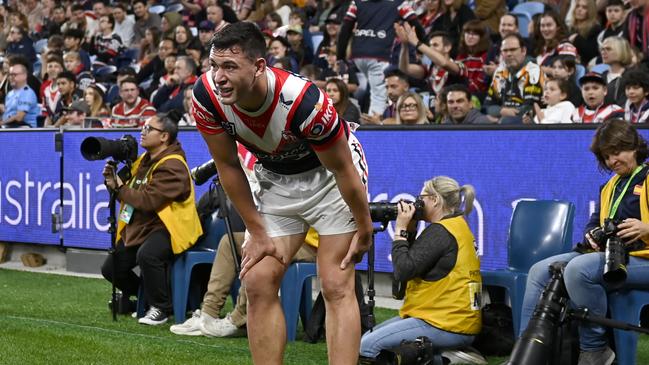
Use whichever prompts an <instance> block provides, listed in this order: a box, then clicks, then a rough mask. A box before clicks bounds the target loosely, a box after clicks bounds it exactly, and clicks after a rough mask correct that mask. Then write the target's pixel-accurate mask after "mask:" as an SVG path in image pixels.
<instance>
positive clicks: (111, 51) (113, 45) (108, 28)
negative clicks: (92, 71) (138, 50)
mask: <svg viewBox="0 0 649 365" xmlns="http://www.w3.org/2000/svg"><path fill="white" fill-rule="evenodd" d="M114 27H115V19H114V18H113V16H112V15H110V14H108V15H102V16H101V17H100V18H99V32H98V33H97V34H96V35H95V37H94V38H93V42H92V48H93V50H94V53H95V55H96V56H97V60H98V61H100V62H103V63H107V64H115V59H116V58H117V56H118V55H119V54H120V53H122V52H123V51H124V43H122V39H121V38H120V36H119V35H118V34H117V33H116V32H115V31H114V30H113V29H114Z"/></svg>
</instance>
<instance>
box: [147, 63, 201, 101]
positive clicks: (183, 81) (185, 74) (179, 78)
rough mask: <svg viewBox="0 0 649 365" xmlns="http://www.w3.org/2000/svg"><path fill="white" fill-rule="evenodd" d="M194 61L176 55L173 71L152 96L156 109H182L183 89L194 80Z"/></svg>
mask: <svg viewBox="0 0 649 365" xmlns="http://www.w3.org/2000/svg"><path fill="white" fill-rule="evenodd" d="M196 69H197V66H196V63H195V62H194V60H192V59H191V58H189V57H187V56H181V57H178V59H177V60H176V65H175V66H174V73H173V74H172V75H170V76H169V78H167V80H166V81H165V83H164V84H163V85H161V86H160V87H159V88H158V92H157V93H156V94H155V96H154V97H153V105H154V106H155V108H156V109H157V110H158V111H161V112H166V111H169V110H171V109H176V110H179V111H183V112H185V110H184V107H183V91H184V90H185V89H186V88H187V87H188V86H190V85H193V84H194V82H196V79H197V77H196Z"/></svg>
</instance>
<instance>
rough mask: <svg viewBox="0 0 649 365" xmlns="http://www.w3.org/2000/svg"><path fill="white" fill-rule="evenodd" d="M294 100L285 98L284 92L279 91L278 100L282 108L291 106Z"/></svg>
mask: <svg viewBox="0 0 649 365" xmlns="http://www.w3.org/2000/svg"><path fill="white" fill-rule="evenodd" d="M293 101H294V100H285V99H284V93H279V102H280V103H281V104H282V107H284V109H286V110H288V108H290V107H291V104H293Z"/></svg>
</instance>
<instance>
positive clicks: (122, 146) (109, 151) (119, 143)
mask: <svg viewBox="0 0 649 365" xmlns="http://www.w3.org/2000/svg"><path fill="white" fill-rule="evenodd" d="M81 155H82V156H83V158H85V159H86V160H88V161H96V160H104V159H106V158H109V157H111V158H112V159H113V160H115V161H121V162H124V163H131V162H133V161H135V160H137V141H136V140H135V138H134V137H133V136H131V135H129V134H125V135H123V136H122V138H120V139H115V140H110V139H106V138H103V137H88V138H86V139H84V140H83V142H81Z"/></svg>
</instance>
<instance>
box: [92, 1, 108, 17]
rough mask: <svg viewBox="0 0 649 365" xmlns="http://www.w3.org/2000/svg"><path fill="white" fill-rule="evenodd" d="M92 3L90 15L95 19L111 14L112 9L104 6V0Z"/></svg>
mask: <svg viewBox="0 0 649 365" xmlns="http://www.w3.org/2000/svg"><path fill="white" fill-rule="evenodd" d="M92 3H93V4H92V13H93V14H94V15H95V19H97V18H99V17H101V16H104V15H108V14H112V9H110V8H109V7H108V6H107V5H106V0H95V1H92Z"/></svg>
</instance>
